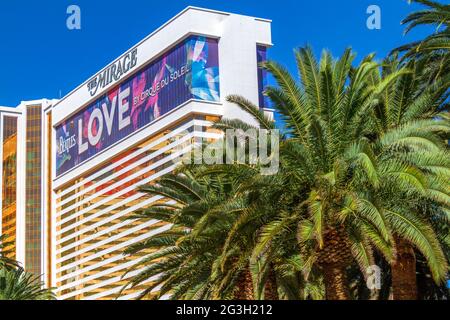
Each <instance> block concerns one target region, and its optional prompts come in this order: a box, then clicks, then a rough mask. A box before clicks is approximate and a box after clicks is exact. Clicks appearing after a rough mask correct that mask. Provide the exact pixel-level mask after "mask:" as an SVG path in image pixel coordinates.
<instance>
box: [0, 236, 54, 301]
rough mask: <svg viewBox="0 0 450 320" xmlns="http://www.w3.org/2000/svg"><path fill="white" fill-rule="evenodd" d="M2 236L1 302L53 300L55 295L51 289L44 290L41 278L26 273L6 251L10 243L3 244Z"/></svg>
mask: <svg viewBox="0 0 450 320" xmlns="http://www.w3.org/2000/svg"><path fill="white" fill-rule="evenodd" d="M4 239H5V236H0V300H53V299H55V295H54V293H53V292H52V290H50V289H44V288H43V283H42V282H41V279H40V276H35V275H32V274H30V273H27V272H25V271H24V269H23V268H22V267H20V264H19V263H18V262H17V261H15V260H14V259H11V258H8V256H9V255H10V254H11V253H12V252H11V251H9V250H5V248H7V247H8V246H10V243H7V242H3V241H2V240H4Z"/></svg>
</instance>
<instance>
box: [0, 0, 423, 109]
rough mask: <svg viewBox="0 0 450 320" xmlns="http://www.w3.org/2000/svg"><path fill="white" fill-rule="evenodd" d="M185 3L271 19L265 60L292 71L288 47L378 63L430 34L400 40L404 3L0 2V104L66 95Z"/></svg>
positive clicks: (246, 0)
mask: <svg viewBox="0 0 450 320" xmlns="http://www.w3.org/2000/svg"><path fill="white" fill-rule="evenodd" d="M71 4H76V5H78V6H79V7H80V8H81V19H82V21H81V27H82V29H81V30H72V31H70V30H68V29H67V28H66V19H67V16H68V15H67V14H66V9H67V7H68V6H69V5H71ZM371 4H376V5H378V6H380V8H381V20H382V22H381V23H382V25H381V30H369V29H367V28H366V19H367V17H368V15H367V14H366V9H367V7H368V6H369V5H371ZM188 5H193V6H199V7H205V8H211V9H217V10H223V11H229V12H233V13H241V14H247V15H252V16H258V17H262V18H268V19H272V20H273V25H272V27H273V29H272V30H273V33H272V36H273V42H274V44H275V46H274V47H273V48H272V49H271V50H270V53H269V56H270V58H271V59H274V60H277V61H279V62H281V63H282V64H284V65H286V66H288V68H289V69H290V70H291V71H292V72H295V64H294V59H293V54H292V50H293V48H295V47H298V46H302V45H305V44H307V43H309V44H311V45H312V46H313V47H314V49H315V50H316V51H317V52H320V50H321V49H322V48H328V49H330V50H331V51H332V52H333V54H334V55H335V56H339V55H340V53H341V52H342V51H343V50H344V49H345V48H346V47H348V46H351V47H352V48H353V49H354V50H355V51H356V52H357V53H358V57H359V58H361V57H363V56H364V55H366V54H368V53H371V52H376V53H377V56H378V57H380V58H381V57H383V56H384V55H385V54H386V53H387V52H389V50H390V49H391V48H393V47H395V46H398V45H400V44H402V43H405V42H409V41H412V40H414V39H417V38H421V37H423V35H424V34H425V33H427V32H429V30H418V31H414V32H413V33H412V34H411V35H408V36H406V37H405V36H403V26H401V25H400V21H401V19H403V18H404V17H405V16H406V15H407V14H408V13H409V12H411V11H412V10H415V9H417V8H418V7H417V6H416V5H408V4H407V1H406V0H340V1H336V0H190V1H188V0H168V1H154V0H126V1H115V0H109V1H106V0H95V1H92V0H71V1H66V0H58V1H54V0H51V1H50V0H41V1H32V0H27V1H24V0H15V1H1V2H0V63H1V68H0V70H1V71H0V105H4V106H16V105H17V104H19V103H20V101H21V100H32V99H38V98H59V97H60V95H62V96H64V95H65V94H67V93H68V92H70V91H71V90H72V89H74V88H75V87H76V86H78V85H79V84H80V83H82V82H83V81H85V80H86V79H87V78H89V77H90V76H92V75H93V74H94V73H96V72H97V71H98V70H99V69H101V68H102V67H103V66H105V65H106V64H107V63H109V62H111V61H112V60H113V59H115V58H116V57H117V56H119V55H120V54H121V53H123V52H124V51H126V50H127V49H128V48H130V47H131V46H132V45H134V44H135V43H137V42H138V41H140V40H141V39H142V38H144V37H145V36H146V35H147V34H149V33H151V32H152V31H153V30H155V29H156V28H157V27H159V26H160V25H161V24H163V23H164V22H166V21H167V20H168V19H170V18H171V17H172V16H174V15H175V14H177V13H178V12H179V11H181V10H182V9H184V8H185V7H187V6H188Z"/></svg>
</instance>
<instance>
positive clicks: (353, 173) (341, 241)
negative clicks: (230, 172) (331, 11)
mask: <svg viewBox="0 0 450 320" xmlns="http://www.w3.org/2000/svg"><path fill="white" fill-rule="evenodd" d="M353 57H354V56H353V54H352V53H351V51H350V50H347V51H346V52H345V53H344V54H343V56H342V57H341V58H340V59H339V60H337V61H334V60H333V59H332V58H331V55H330V54H329V53H328V52H326V51H325V52H324V53H323V55H322V59H321V61H320V63H318V62H317V61H316V60H315V58H314V55H313V54H312V50H311V49H310V48H302V49H300V50H298V51H297V52H296V59H297V65H298V69H299V74H300V76H301V79H300V83H299V84H297V83H296V81H295V80H294V79H293V78H292V77H291V76H290V74H289V73H288V72H287V71H286V70H285V69H284V68H283V67H282V66H280V65H278V64H277V63H275V62H267V63H265V64H264V65H263V67H264V68H266V69H267V70H268V71H269V72H271V73H272V74H273V75H274V77H275V79H276V81H277V84H278V87H269V88H267V89H266V95H267V96H268V97H269V98H270V99H271V100H272V102H273V104H274V107H275V108H276V109H277V111H278V112H279V113H280V115H281V116H282V118H283V120H284V122H285V124H286V129H287V135H288V136H289V137H290V139H288V140H287V141H286V142H285V143H284V144H283V146H282V149H281V153H282V157H283V158H285V161H284V162H285V163H287V164H288V165H289V170H286V172H291V176H292V175H294V176H295V179H296V181H295V184H296V185H298V186H301V187H298V188H296V189H295V188H294V190H302V191H301V193H300V194H298V195H297V196H298V203H297V206H296V207H295V211H294V212H290V216H289V218H287V217H283V215H279V217H278V218H276V219H274V220H273V222H272V223H270V224H268V227H267V229H268V231H269V232H265V234H266V235H267V236H266V237H263V239H264V238H266V240H261V241H262V242H263V243H264V242H268V241H269V240H268V239H271V237H273V236H274V235H275V234H276V233H277V230H276V228H273V226H274V225H277V229H278V230H284V229H285V228H289V224H290V223H291V221H290V219H292V218H293V219H294V221H295V220H296V221H297V222H298V226H299V227H298V231H297V238H298V240H299V244H300V247H301V250H302V252H303V254H305V253H306V254H307V255H306V256H308V255H309V259H308V263H307V264H308V265H312V264H315V265H317V266H318V267H319V268H320V269H321V270H322V274H323V279H324V283H325V288H326V297H327V299H349V298H350V293H349V290H348V285H347V268H348V266H349V264H351V263H352V262H353V261H356V262H358V264H359V265H360V267H361V269H362V270H365V267H367V266H368V265H371V264H373V257H372V250H373V249H376V250H378V251H379V252H381V253H382V254H383V255H384V256H385V258H386V259H387V260H388V261H389V262H394V261H395V257H396V255H395V253H396V251H395V244H396V241H395V237H397V236H399V237H400V239H408V241H409V242H411V243H413V244H414V245H415V246H416V247H417V248H418V250H420V251H421V252H422V253H424V255H425V256H426V257H427V261H428V263H429V265H430V267H431V269H432V270H433V273H434V276H435V279H437V280H442V279H443V277H445V273H446V271H447V270H446V268H447V266H446V260H445V257H444V255H443V252H442V249H441V247H440V244H439V241H438V239H437V236H436V235H435V233H434V232H433V230H432V228H431V227H430V225H429V223H427V221H425V220H424V219H419V218H418V217H417V216H416V215H411V213H409V212H408V209H409V208H408V207H407V206H405V205H404V204H403V203H399V202H398V198H395V197H397V196H398V195H402V196H403V198H405V199H409V198H410V199H413V198H414V197H416V196H417V195H418V194H421V195H423V193H424V192H423V186H422V185H419V184H417V183H416V184H414V183H413V182H414V181H417V180H418V181H423V180H425V179H426V180H427V182H429V183H430V185H431V183H434V185H435V186H436V188H437V189H439V191H440V192H442V191H444V189H442V184H440V182H437V180H436V179H435V177H432V176H429V175H426V172H423V171H421V170H420V168H415V167H413V165H408V164H407V163H405V161H402V159H401V158H400V157H399V156H398V155H397V153H398V154H400V155H403V156H404V153H402V152H401V151H402V148H411V149H413V150H417V148H415V149H414V147H417V145H418V144H420V143H419V142H420V141H421V142H422V143H424V144H425V143H433V142H435V144H439V143H438V142H437V141H439V137H437V136H436V135H435V133H434V132H433V131H435V129H436V126H439V127H440V129H442V128H445V130H447V128H448V123H443V122H439V123H436V122H434V121H431V120H428V122H423V123H420V125H418V124H417V123H411V124H409V126H407V127H401V129H398V130H397V131H395V130H396V129H394V130H393V131H392V132H391V131H389V132H387V133H385V134H384V135H383V136H379V135H378V132H377V131H376V130H375V126H376V125H378V124H379V123H377V118H376V117H375V116H374V112H376V109H375V108H374V107H375V106H376V104H377V99H378V98H379V96H380V95H381V94H383V93H384V92H385V91H386V90H387V88H390V87H391V86H392V85H393V84H394V83H395V81H396V80H397V79H398V78H399V77H400V76H401V75H403V74H405V73H407V71H406V70H397V71H396V72H393V73H392V74H390V75H389V76H387V77H385V78H383V79H381V80H380V81H377V82H374V81H373V79H372V77H373V75H374V72H375V71H376V70H377V69H378V68H379V65H378V64H377V63H375V62H374V61H373V56H368V57H366V58H365V59H363V61H362V62H361V63H360V65H358V66H357V67H356V68H353V67H352V60H353ZM240 105H241V107H243V108H244V109H246V110H250V109H251V108H252V107H251V106H248V105H243V104H240ZM445 130H444V131H445ZM418 131H420V132H418ZM400 132H401V133H400ZM418 134H419V137H420V138H418V137H417V135H418ZM437 148H439V150H440V151H442V150H443V149H442V146H440V147H438V146H437ZM291 187H292V185H290V186H289V190H287V191H288V192H292V190H291ZM284 189H286V186H284ZM394 191H395V192H394ZM427 191H428V192H429V193H428V194H427V195H426V196H428V197H430V198H436V192H435V193H434V194H433V192H431V190H427ZM445 195H447V196H448V192H447V193H445V191H444V195H443V196H442V197H444V198H445ZM283 224H284V225H283ZM397 242H398V241H397Z"/></svg>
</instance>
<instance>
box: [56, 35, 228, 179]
mask: <svg viewBox="0 0 450 320" xmlns="http://www.w3.org/2000/svg"><path fill="white" fill-rule="evenodd" d="M190 99H198V100H206V101H219V99H220V90H219V61H218V42H217V40H215V39H209V38H205V37H200V36H192V37H189V38H188V39H187V40H185V41H183V42H182V43H181V44H179V45H177V46H176V47H175V48H173V49H171V50H170V51H168V52H167V53H165V54H164V55H163V56H162V57H160V58H159V59H157V60H156V61H154V62H153V63H150V64H149V65H148V66H147V67H145V68H144V69H143V70H141V71H139V72H138V73H136V74H135V75H133V76H132V77H131V78H129V79H128V80H126V81H125V82H123V83H121V84H120V85H118V86H116V87H115V88H113V89H111V90H110V91H108V92H107V93H106V94H105V95H103V96H102V97H101V98H99V99H97V100H96V101H95V102H93V103H92V104H90V105H88V106H87V107H86V108H84V109H83V110H81V111H79V112H78V113H76V114H75V115H73V116H72V117H70V118H69V119H67V120H65V121H64V122H63V123H61V124H60V125H59V126H57V127H56V147H57V150H56V153H57V154H56V175H57V176H59V175H61V174H63V173H65V172H67V171H68V170H70V169H72V168H73V167H75V166H77V165H78V164H80V163H82V162H84V161H86V160H88V159H90V158H92V157H93V156H95V155H96V154H98V153H99V152H101V151H103V150H105V149H106V148H108V147H110V146H111V145H113V144H115V143H117V142H119V141H121V140H122V139H124V138H125V137H127V136H129V135H130V134H132V133H134V132H135V131H137V130H139V129H141V128H143V127H145V126H147V125H148V124H150V123H151V122H153V121H155V120H156V119H158V118H159V117H161V116H162V115H164V114H166V113H168V112H170V111H171V110H173V109H174V108H176V107H178V106H179V105H181V104H183V103H184V102H186V101H188V100H190Z"/></svg>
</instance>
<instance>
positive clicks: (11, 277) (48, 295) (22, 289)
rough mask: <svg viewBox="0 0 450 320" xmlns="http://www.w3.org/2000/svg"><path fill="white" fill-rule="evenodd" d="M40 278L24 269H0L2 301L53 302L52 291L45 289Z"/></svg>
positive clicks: (0, 297) (0, 294)
mask: <svg viewBox="0 0 450 320" xmlns="http://www.w3.org/2000/svg"><path fill="white" fill-rule="evenodd" d="M42 285H43V284H42V283H41V281H40V277H39V276H34V275H32V274H30V273H27V272H25V271H24V270H23V269H22V268H11V269H7V268H0V300H53V299H55V295H54V293H53V292H52V290H51V289H43V288H42Z"/></svg>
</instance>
